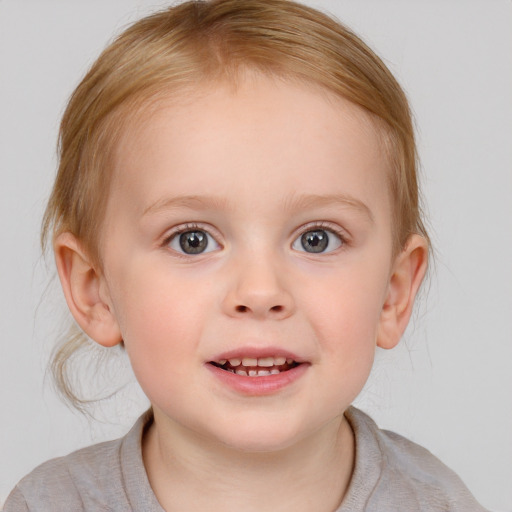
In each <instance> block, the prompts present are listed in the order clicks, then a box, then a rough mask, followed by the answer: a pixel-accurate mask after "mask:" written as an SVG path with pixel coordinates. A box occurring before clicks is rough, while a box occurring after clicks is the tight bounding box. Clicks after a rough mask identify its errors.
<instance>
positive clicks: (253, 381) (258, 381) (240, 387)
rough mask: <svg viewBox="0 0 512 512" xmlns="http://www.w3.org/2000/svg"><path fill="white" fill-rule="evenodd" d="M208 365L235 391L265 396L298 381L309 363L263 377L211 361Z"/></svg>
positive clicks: (216, 375)
mask: <svg viewBox="0 0 512 512" xmlns="http://www.w3.org/2000/svg"><path fill="white" fill-rule="evenodd" d="M206 367H207V368H208V369H209V370H210V371H211V372H212V373H213V375H214V376H215V377H216V378H217V379H219V380H220V381H221V382H222V383H223V384H225V385H226V386H228V387H229V388H231V389H233V390H234V391H236V392H238V393H242V394H244V395H248V396H263V395H271V394H274V393H277V392H278V391H280V390H282V389H284V388H286V387H288V386H290V385H291V384H293V383H294V382H296V381H297V380H298V379H300V378H301V377H302V376H303V375H304V373H305V372H306V370H307V369H308V367H309V364H307V363H302V364H299V365H298V366H296V367H295V368H292V369H290V370H287V371H284V372H280V373H278V374H276V375H263V376H261V377H246V376H244V375H237V374H236V373H231V372H228V371H226V370H222V369H221V368H218V367H217V366H214V365H212V364H209V363H207V364H206Z"/></svg>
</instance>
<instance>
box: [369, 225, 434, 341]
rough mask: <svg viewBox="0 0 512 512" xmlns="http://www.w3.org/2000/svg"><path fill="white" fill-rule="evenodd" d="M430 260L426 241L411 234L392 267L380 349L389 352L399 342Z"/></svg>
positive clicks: (382, 317) (383, 312)
mask: <svg viewBox="0 0 512 512" xmlns="http://www.w3.org/2000/svg"><path fill="white" fill-rule="evenodd" d="M427 261H428V245H427V242H426V241H425V239H424V238H423V237H422V236H420V235H417V234H414V235H411V236H410V237H409V240H408V241H407V244H406V246H405V248H404V249H403V250H402V251H401V252H400V254H398V256H397V257H396V259H395V262H394V265H393V269H392V272H391V277H390V280H389V285H388V291H387V295H386V299H385V302H384V305H383V307H382V312H381V318H380V323H379V331H378V334H377V346H379V347H381V348H385V349H390V348H393V347H394V346H396V345H397V343H398V342H399V341H400V338H401V337H402V335H403V333H404V331H405V328H406V327H407V324H408V323H409V318H410V317H411V313H412V309H413V306H414V300H415V298H416V294H417V293H418V290H419V288H420V285H421V282H422V281H423V278H424V277H425V273H426V271H427Z"/></svg>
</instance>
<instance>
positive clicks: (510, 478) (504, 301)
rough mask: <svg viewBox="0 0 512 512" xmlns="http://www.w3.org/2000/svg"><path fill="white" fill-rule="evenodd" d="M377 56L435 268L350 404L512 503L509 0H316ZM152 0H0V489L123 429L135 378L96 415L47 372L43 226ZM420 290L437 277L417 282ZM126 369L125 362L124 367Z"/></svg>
mask: <svg viewBox="0 0 512 512" xmlns="http://www.w3.org/2000/svg"><path fill="white" fill-rule="evenodd" d="M308 3H310V4H312V5H314V6H317V7H319V8H321V9H323V10H327V11H329V12H331V13H334V14H335V15H336V16H337V17H338V18H339V19H341V20H342V21H343V22H345V23H347V24H348V25H349V26H351V27H352V28H353V29H355V30H356V32H358V33H359V34H360V35H362V36H363V38H364V39H365V40H366V41H367V42H368V43H369V44H370V45H371V46H372V47H373V48H374V49H375V50H376V51H377V52H378V53H379V54H380V55H381V56H382V57H383V59H384V60H385V62H386V63H387V64H388V65H389V67H390V69H391V70H392V71H393V72H394V73H395V75H396V76H397V78H398V79H399V81H400V82H401V83H402V85H403V86H404V88H405V90H406V91H407V94H408V96H409V98H410V100H411V103H412V107H413V110H414V113H415V117H416V123H417V126H418V141H419V149H420V155H421V160H422V169H423V187H424V192H425V196H426V200H427V205H428V212H429V219H430V225H431V229H432V235H433V236H432V238H433V242H434V246H435V249H436V251H437V263H436V268H435V270H434V272H433V274H432V277H431V280H430V286H429V290H428V293H424V295H423V297H422V299H421V300H420V303H419V304H418V308H417V312H416V316H415V321H414V323H413V325H412V326H411V327H410V328H409V330H408V332H407V334H406V336H405V339H404V340H403V343H402V344H401V345H400V346H399V347H398V348H397V349H395V350H392V351H390V352H386V353H385V352H379V353H378V354H377V362H376V365H375V369H374V372H373V374H372V376H371V378H370V381H369V382H368V384H367V386H366V388H365V390H364V391H363V394H362V395H361V397H360V398H359V400H358V402H357V405H359V406H360V407H361V408H363V409H364V410H366V411H367V412H369V413H370V414H371V415H372V416H373V417H374V418H375V419H376V421H377V422H378V423H379V425H380V426H382V427H385V428H390V429H392V430H395V431H397V432H399V433H401V434H403V435H405V436H408V437H409V438H411V439H412V440H414V441H416V442H418V443H420V444H422V445H424V446H426V447H427V448H428V449H429V450H431V451H432V452H433V453H434V454H435V455H437V456H438V457H440V458H441V459H442V460H443V461H444V462H445V463H446V464H448V465H449V466H450V467H452V468H453V469H454V470H455V471H456V472H457V473H458V474H459V475H460V476H461V477H462V479H463V480H464V481H465V482H466V484H467V485H468V487H469V488H470V489H471V491H472V492H473V493H474V494H475V496H476V497H477V498H478V499H479V500H480V501H481V502H482V504H483V505H485V506H486V507H488V508H490V509H491V510H494V511H502V512H504V511H509V512H510V511H512V485H511V484H512V372H511V371H510V362H511V360H512V3H511V2H510V1H508V0H478V1H477V0H428V1H427V0H330V1H329V0H316V1H310V2H308ZM163 5H165V2H162V1H156V0H153V1H150V0H73V1H72V2H71V1H64V0H0V194H1V199H0V208H1V214H0V223H1V237H2V238H1V239H2V250H1V251H0V261H1V267H0V268H1V286H0V311H1V314H0V333H1V343H2V346H1V357H0V379H1V386H0V406H1V409H0V410H1V413H0V414H1V420H0V425H1V426H0V429H1V430H0V432H1V437H0V466H1V467H0V503H2V501H3V500H4V499H5V498H6V496H7V494H8V492H9V491H10V489H11V488H12V487H13V486H14V485H15V483H16V482H17V481H18V480H19V479H20V478H21V477H22V476H24V475H25V474H26V473H27V472H29V471H30V470H31V469H32V468H33V467H35V466H36V465H38V464H40V463H41V462H43V461H44V460H47V459H48V458H51V457H55V456H58V455H63V454H66V453H68V452H69V451H71V450H74V449H76V448H79V447H82V446H84V445H88V444H91V443H93V442H98V441H101V440H105V439H110V438H114V437H118V436H120V435H122V434H124V433H125V432H126V431H127V429H128V428H129V426H130V425H131V423H132V422H133V421H134V419H135V418H136V417H137V416H138V415H139V414H140V412H141V411H142V410H143V409H144V408H145V407H146V406H147V404H146V402H145V400H144V398H143V397H142V395H141V393H140V391H138V389H137V385H135V384H130V385H128V386H127V387H126V388H125V389H124V390H123V392H122V393H121V395H120V397H119V398H118V399H115V400H109V401H107V402H106V404H105V405H104V406H103V407H102V408H101V411H99V412H98V416H99V417H100V419H101V420H102V421H99V422H98V421H90V420H87V419H85V418H83V417H81V416H80V415H77V414H75V413H73V412H71V411H70V410H68V409H67V408H66V407H65V406H64V405H63V404H62V403H61V402H60V401H59V399H58V398H57V397H56V395H55V393H54V391H53V390H52V387H51V386H50V379H48V378H46V377H45V367H46V363H47V360H48V355H49V352H50V351H51V348H52V346H53V344H54V342H55V340H56V338H57V336H58V335H59V333H60V332H61V330H62V325H63V323H65V321H66V311H65V307H64V303H63V299H62V297H61V294H60V290H59V288H58V286H56V285H55V281H54V282H53V284H52V281H51V280H52V277H53V275H54V270H53V262H52V259H51V258H47V260H46V261H45V260H44V259H42V257H41V255H40V250H39V246H38V233H39V227H40V219H41V214H42V211H43V208H44V203H45V199H46V197H47V195H48V193H49V190H50V187H51V182H52V179H53V176H54V173H55V168H56V159H55V143H56V136H57V129H58V123H59V118H60V116H61V114H62V112H63V109H64V106H65V102H66V99H67V98H68V97H69V95H70V93H71V91H72V90H73V88H74V87H75V86H76V85H77V83H78V81H79V79H80V77H81V76H82V75H83V74H84V72H85V71H86V69H87V68H88V66H89V65H90V64H91V63H92V62H93V60H94V59H95V58H96V56H97V55H98V53H99V51H100V50H101V49H102V48H103V47H104V45H105V44H106V43H107V42H108V41H109V40H110V39H111V37H112V36H113V34H114V33H117V32H119V30H121V29H122V28H123V27H125V26H126V25H127V24H128V23H129V22H131V21H133V20H135V19H137V18H139V17H140V16H142V15H144V14H146V13H148V12H150V11H152V10H154V9H155V8H157V7H159V6H163ZM425 291H427V288H425ZM123 378H124V377H123Z"/></svg>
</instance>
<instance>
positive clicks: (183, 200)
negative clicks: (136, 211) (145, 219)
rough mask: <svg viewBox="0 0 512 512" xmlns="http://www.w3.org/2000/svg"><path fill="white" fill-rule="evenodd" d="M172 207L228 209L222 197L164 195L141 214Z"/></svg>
mask: <svg viewBox="0 0 512 512" xmlns="http://www.w3.org/2000/svg"><path fill="white" fill-rule="evenodd" d="M174 208H190V209H203V210H228V209H229V204H228V201H227V200H226V199H224V198H222V197H215V196H196V195H188V196H177V197H164V198H162V199H159V200H158V201H156V202H154V203H152V204H151V205H149V206H148V207H147V208H145V209H144V211H143V213H142V215H143V216H144V215H148V214H151V213H158V212H160V211H163V210H172V209H174Z"/></svg>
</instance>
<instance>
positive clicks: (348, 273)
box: [55, 75, 427, 512]
mask: <svg viewBox="0 0 512 512" xmlns="http://www.w3.org/2000/svg"><path fill="white" fill-rule="evenodd" d="M160 107H161V108H159V109H158V111H156V112H155V113H153V114H152V115H151V116H150V117H149V118H148V119H146V120H145V121H144V122H140V123H133V124H132V125H131V126H130V127H129V128H128V129H127V130H126V133H124V136H123V138H122V140H121V143H120V145H119V146H118V148H117V152H116V169H115V174H114V180H113V184H112V189H111V193H110V197H109V203H108V206H107V212H106V217H105V223H104V226H103V231H102V236H101V241H100V253H101V258H102V267H101V268H99V267H98V266H97V265H94V264H93V263H92V262H91V260H90V258H88V256H87V254H86V253H85V251H83V250H82V246H81V244H80V243H79V241H77V240H76V239H75V238H74V237H73V235H71V234H69V233H63V234H61V235H59V236H58V237H57V239H56V241H55V252H56V260H57V265H58V270H59V275H60V278H61V282H62V285H63V289H64V292H65V295H66V299H67V301H68V304H69V307H70V309H71V311H72V313H73V315H74V316H75V319H76V320H77V322H78V323H79V324H80V325H81V327H82V328H83V329H84V330H85V332H86V333H87V334H89V336H91V337H92V338H93V339H95V340H96V341H97V342H98V343H100V344H102V345H105V346H113V345H115V344H117V343H119V342H120V341H121V340H123V341H124V344H125V347H126V350H127V353H128V356H129V357H130V360H131V363H132V366H133V369H134V372H135V375H136V377H137V379H138V381H139V383H140V385H141V386H142V388H143V390H144V391H145V393H146V394H147V396H148V398H149V400H150V401H151V404H152V406H153V410H154V418H155V419H154V423H153V424H152V426H151V427H150V429H149V431H148V433H147V435H146V437H145V439H144V441H143V458H144V463H145V466H146V470H147V473H148V477H149V481H150V483H151V486H152V488H153V490H154V492H155V494H156V496H157V498H158V500H159V502H160V503H161V505H162V507H163V508H164V509H165V510H166V511H168V512H170V511H174V510H188V511H196V510H197V511H199V510H226V511H231V510H233V511H234V510H239V509H240V508H243V509H244V510H248V511H253V510H254V511H255V510H258V511H259V510H276V511H294V512H300V511H310V510H319V511H320V510H321V511H323V510H325V511H326V512H328V511H333V510H335V509H336V507H337V506H339V504H340V502H341V501H342V498H343V496H344V494H345V492H346V489H347V486H348V484H349V481H350V475H351V472H352V469H353V462H354V440H353V434H352V431H351V428H350V426H349V425H348V423H347V420H346V419H345V417H344V415H343V413H344V411H345V410H346V409H347V407H349V405H350V404H351V402H352V401H353V400H354V398H355V397H356V396H357V394H358V393H359V392H360V391H361V389H362V387H363V385H364V383H365V381H366V379H367V377H368V375H369V372H370V369H371V366H372V363H373V357H374V351H375V347H376V346H380V347H383V348H392V347H393V346H394V345H395V344H396V343H397V342H398V341H399V339H400V336H401V335H402V333H403V331H404V329H405V327H406V325H407V322H408V320H409V316H410V313H411V308H412V305H413V302H414V297H415V295H416V292H417V290H418V288H419V285H420V283H421V280H422V278H423V276H424V273H425V269H426V261H427V248H426V244H425V242H424V240H423V239H422V238H421V237H419V236H417V235H413V236H411V237H410V238H409V241H408V243H407V245H406V247H405V248H404V250H403V251H401V252H400V253H399V254H398V255H396V256H393V252H392V238H391V229H392V226H391V198H390V196H389V193H388V188H387V174H388V173H389V169H388V164H387V160H386V158H385V157H384V155H383V152H382V149H381V141H380V137H379V133H378V131H377V129H376V128H375V127H374V125H373V124H372V121H371V120H370V118H369V117H368V116H367V115H366V114H364V113H363V112H362V111H361V110H360V109H359V108H358V107H356V106H354V105H353V104H351V103H349V102H347V101H346V100H343V99H341V98H337V97H333V96H331V95H330V94H328V93H326V92H325V91H321V90H319V89H315V88H314V87H311V86H305V85H304V86H303V85H296V84H290V83H286V82H283V81H277V80H272V79H270V78H268V77H263V76H258V75H254V76H252V77H251V80H245V81H243V82H242V83H241V84H240V85H239V86H238V87H237V88H236V89H234V88H233V87H228V86H226V85H224V84H219V85H218V86H217V87H212V86H211V84H210V86H209V87H208V89H203V90H202V91H201V94H197V95H196V96H194V100H193V101H183V98H181V101H177V100H174V102H173V101H171V100H170V99H169V100H165V101H163V103H162V104H161V106H160ZM303 235H304V236H303ZM327 239H328V243H327V242H326V240H327ZM244 359H245V361H244ZM251 359H252V361H251ZM237 360H238V361H237ZM240 360H242V361H240ZM286 360H287V361H286ZM269 365H270V366H269ZM229 370H233V371H236V370H238V372H239V373H241V374H239V373H233V372H231V371H229ZM249 370H251V371H252V372H253V373H254V372H255V371H256V372H257V371H260V372H261V371H263V374H261V373H260V374H256V375H255V376H248V375H245V374H244V373H243V372H247V373H248V372H249ZM270 370H274V372H273V373H271V374H270V375H265V374H264V373H265V371H270Z"/></svg>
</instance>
